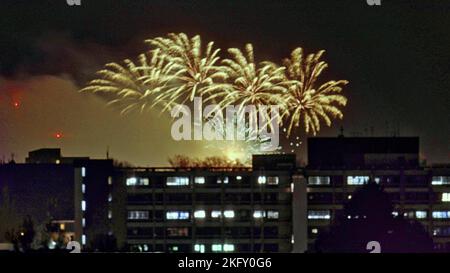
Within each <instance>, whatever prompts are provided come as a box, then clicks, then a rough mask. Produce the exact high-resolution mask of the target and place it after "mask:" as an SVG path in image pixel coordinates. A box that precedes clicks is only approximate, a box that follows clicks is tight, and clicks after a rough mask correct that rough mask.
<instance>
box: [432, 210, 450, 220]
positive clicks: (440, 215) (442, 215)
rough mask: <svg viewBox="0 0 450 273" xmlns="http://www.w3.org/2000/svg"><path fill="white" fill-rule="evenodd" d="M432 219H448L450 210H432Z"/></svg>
mask: <svg viewBox="0 0 450 273" xmlns="http://www.w3.org/2000/svg"><path fill="white" fill-rule="evenodd" d="M433 218H434V219H448V218H450V211H433Z"/></svg>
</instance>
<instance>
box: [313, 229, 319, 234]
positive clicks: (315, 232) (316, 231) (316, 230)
mask: <svg viewBox="0 0 450 273" xmlns="http://www.w3.org/2000/svg"><path fill="white" fill-rule="evenodd" d="M311 233H312V234H317V233H319V230H318V229H317V228H313V229H311Z"/></svg>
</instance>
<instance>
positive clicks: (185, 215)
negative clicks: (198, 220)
mask: <svg viewBox="0 0 450 273" xmlns="http://www.w3.org/2000/svg"><path fill="white" fill-rule="evenodd" d="M166 219H167V220H186V219H189V212H188V211H168V212H166Z"/></svg>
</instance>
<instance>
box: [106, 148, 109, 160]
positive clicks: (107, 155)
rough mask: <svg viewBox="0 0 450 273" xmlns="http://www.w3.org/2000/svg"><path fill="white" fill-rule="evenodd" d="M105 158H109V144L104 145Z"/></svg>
mask: <svg viewBox="0 0 450 273" xmlns="http://www.w3.org/2000/svg"><path fill="white" fill-rule="evenodd" d="M106 159H109V145H108V146H106Z"/></svg>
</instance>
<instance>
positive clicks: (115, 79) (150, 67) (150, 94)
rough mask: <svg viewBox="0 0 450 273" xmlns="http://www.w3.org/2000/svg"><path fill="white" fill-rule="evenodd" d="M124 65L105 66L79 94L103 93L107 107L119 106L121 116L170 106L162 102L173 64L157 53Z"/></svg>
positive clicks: (140, 57) (151, 53)
mask: <svg viewBox="0 0 450 273" xmlns="http://www.w3.org/2000/svg"><path fill="white" fill-rule="evenodd" d="M124 63H125V65H121V64H117V63H108V64H106V65H105V68H104V69H103V70H100V71H98V72H97V75H98V76H99V78H98V79H94V80H92V81H90V82H89V84H88V85H87V86H86V87H85V88H83V89H81V90H80V91H81V92H92V93H103V94H104V95H105V97H106V98H107V99H108V100H109V103H108V104H109V105H118V106H119V107H120V108H121V109H122V110H121V113H122V114H124V113H127V112H129V111H132V110H134V109H139V110H140V111H141V112H143V111H144V110H147V109H150V108H152V107H154V106H156V105H158V104H162V106H163V107H168V106H170V102H168V101H165V100H164V99H162V98H163V97H164V94H165V92H166V90H167V89H168V88H169V87H170V84H171V82H172V80H173V77H174V76H173V72H172V70H173V69H174V68H173V64H170V63H168V62H166V61H165V59H164V57H163V56H162V55H161V53H160V52H159V50H154V51H151V52H149V53H147V54H141V55H140V56H139V60H138V62H137V64H135V63H134V62H132V61H131V60H129V59H127V60H125V61H124Z"/></svg>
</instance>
